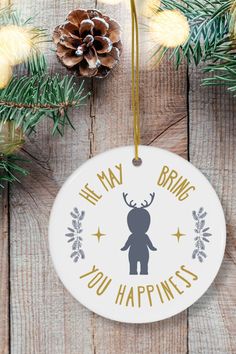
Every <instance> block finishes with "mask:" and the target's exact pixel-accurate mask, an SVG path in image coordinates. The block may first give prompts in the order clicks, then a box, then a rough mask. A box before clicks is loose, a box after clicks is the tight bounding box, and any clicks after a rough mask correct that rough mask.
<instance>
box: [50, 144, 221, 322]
mask: <svg viewBox="0 0 236 354" xmlns="http://www.w3.org/2000/svg"><path fill="white" fill-rule="evenodd" d="M133 151H134V148H133V147H122V148H117V149H114V150H110V151H108V152H105V153H103V154H101V155H98V156H96V157H94V158H93V159H91V160H89V161H87V162H86V163H85V164H84V165H83V166H81V167H80V168H79V169H78V170H76V171H75V172H74V173H73V174H72V176H71V177H70V178H69V179H68V180H67V181H66V183H65V184H64V186H63V187H62V189H61V190H60V192H59V194H58V196H57V198H56V201H55V203H54V206H53V209H52V213H51V217H50V226H49V242H50V251H51V255H52V259H53V263H54V266H55V269H56V271H57V273H58V275H59V277H60V279H61V280H62V282H63V284H64V285H65V287H66V288H67V289H68V291H69V292H70V293H71V294H72V295H73V296H74V297H75V298H76V299H77V300H78V301H79V302H81V303H82V304H83V305H84V306H86V307H87V308H89V309H90V310H92V311H94V312H96V313H97V314H99V315H101V316H104V317H107V318H110V319H113V320H116V321H121V322H129V323H148V322H153V321H158V320H162V319H165V318H168V317H170V316H173V315H175V314H177V313H179V312H181V311H183V310H185V309H186V308H187V307H189V306H190V305H192V304H193V303H194V302H195V301H196V300H198V299H199V298H200V297H201V296H202V294H203V293H204V292H205V291H206V290H207V289H208V287H209V286H210V284H211V283H212V281H213V280H214V278H215V276H216V274H217V272H218V270H219V267H220V264H221V262H222V258H223V254H224V249H225V238H226V231H225V220H224V214H223V211H222V207H221V204H220V202H219V199H218V197H217V195H216V193H215V191H214V189H213V188H212V187H211V185H210V183H209V182H208V180H207V179H206V178H205V177H204V176H203V175H202V173H201V172H199V171H198V170H197V169H196V168H195V167H194V166H193V165H191V164H190V163H189V162H188V161H186V160H184V159H183V158H181V157H179V156H177V155H175V154H173V153H170V152H168V151H165V150H162V149H157V148H153V147H145V146H140V148H139V151H140V157H141V159H142V164H141V165H140V166H134V164H133V163H132V158H133Z"/></svg>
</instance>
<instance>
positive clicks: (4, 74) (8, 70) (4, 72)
mask: <svg viewBox="0 0 236 354" xmlns="http://www.w3.org/2000/svg"><path fill="white" fill-rule="evenodd" d="M11 77H12V67H11V65H10V64H9V61H8V60H7V58H5V57H4V56H2V55H0V89H3V88H4V87H6V86H7V85H8V83H9V81H10V80H11Z"/></svg>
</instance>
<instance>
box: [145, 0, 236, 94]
mask: <svg viewBox="0 0 236 354" xmlns="http://www.w3.org/2000/svg"><path fill="white" fill-rule="evenodd" d="M235 4H236V2H235V0H216V1H208V0H183V1H181V2H179V1H178V0H162V2H161V6H160V7H156V8H155V9H154V13H155V16H154V18H155V17H156V20H158V18H159V16H163V13H165V12H166V11H172V12H173V11H174V12H175V13H176V12H178V13H179V14H181V16H182V17H185V19H186V20H185V21H184V22H183V24H181V23H180V22H179V26H180V27H178V28H179V29H177V30H178V31H179V30H180V31H183V32H185V30H186V21H188V23H189V26H190V33H189V37H188V38H186V41H185V42H184V43H179V44H177V45H176V47H175V48H174V49H173V48H172V47H173V46H172V45H170V44H171V39H170V38H169V39H168V40H167V41H166V42H164V41H163V42H161V43H160V44H159V42H160V38H159V37H160V36H159V34H157V37H156V47H155V48H154V51H153V53H152V56H154V57H155V58H156V61H157V62H159V61H160V59H162V58H163V56H164V55H166V54H167V53H168V52H169V50H170V49H171V48H172V49H171V50H172V52H171V54H170V55H169V58H173V57H175V61H176V67H177V68H178V67H179V65H180V63H181V62H182V59H183V58H185V59H186V60H187V62H188V63H189V64H190V63H194V64H196V65H198V64H200V63H201V62H205V65H204V68H203V71H204V72H205V73H210V74H211V75H210V77H206V78H204V79H203V84H204V85H217V84H222V85H224V86H226V87H227V88H228V90H230V91H232V92H234V91H235V90H236V54H235V19H236V5H235ZM174 27H175V22H174V21H173V24H172V25H171V26H170V28H174ZM181 27H182V29H181ZM149 31H150V32H152V25H151V27H150V29H149ZM169 40H170V42H169ZM161 41H162V39H161Z"/></svg>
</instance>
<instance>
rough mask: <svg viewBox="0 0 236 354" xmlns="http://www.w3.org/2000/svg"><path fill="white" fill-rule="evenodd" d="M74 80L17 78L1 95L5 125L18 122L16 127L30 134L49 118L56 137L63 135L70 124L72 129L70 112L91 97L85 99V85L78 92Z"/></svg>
mask: <svg viewBox="0 0 236 354" xmlns="http://www.w3.org/2000/svg"><path fill="white" fill-rule="evenodd" d="M73 79H74V78H73V76H71V77H69V76H65V77H63V78H61V77H60V76H59V75H54V76H49V75H44V76H39V75H34V76H32V77H26V76H23V77H21V78H18V77H14V78H13V79H12V80H11V82H10V84H9V85H8V86H7V87H6V88H5V89H3V90H1V91H0V116H1V117H2V118H1V124H4V123H5V122H6V121H10V120H14V122H15V124H16V127H21V128H22V129H23V132H24V133H25V132H29V133H30V132H31V131H32V130H34V129H35V127H36V125H37V124H38V123H39V122H40V121H41V120H42V119H44V118H46V117H48V118H49V119H51V120H52V121H53V129H52V131H53V133H55V132H56V131H58V132H59V133H60V134H63V128H64V126H65V125H66V124H70V125H71V126H72V123H71V121H70V119H69V116H68V109H69V108H71V107H72V108H73V107H79V106H80V105H81V104H82V103H83V101H84V99H85V98H86V97H87V95H83V91H84V89H83V83H82V84H81V85H80V87H79V88H77V87H76V85H75V83H74V82H73Z"/></svg>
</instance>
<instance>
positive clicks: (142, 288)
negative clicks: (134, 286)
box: [138, 286, 145, 307]
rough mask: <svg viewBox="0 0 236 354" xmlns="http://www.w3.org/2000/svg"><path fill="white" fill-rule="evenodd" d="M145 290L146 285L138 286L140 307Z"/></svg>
mask: <svg viewBox="0 0 236 354" xmlns="http://www.w3.org/2000/svg"><path fill="white" fill-rule="evenodd" d="M144 292H145V287H144V286H138V307H140V306H141V295H142V294H143V293H144Z"/></svg>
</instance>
